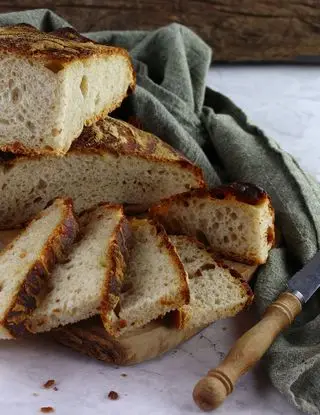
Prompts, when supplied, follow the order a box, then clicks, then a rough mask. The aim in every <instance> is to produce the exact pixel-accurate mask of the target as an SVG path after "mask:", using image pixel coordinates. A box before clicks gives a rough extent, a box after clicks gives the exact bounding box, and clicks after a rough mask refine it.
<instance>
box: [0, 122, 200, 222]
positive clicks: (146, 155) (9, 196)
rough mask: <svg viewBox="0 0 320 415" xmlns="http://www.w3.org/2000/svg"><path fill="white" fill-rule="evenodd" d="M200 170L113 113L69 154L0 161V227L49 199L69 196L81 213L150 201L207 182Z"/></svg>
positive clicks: (31, 212)
mask: <svg viewBox="0 0 320 415" xmlns="http://www.w3.org/2000/svg"><path fill="white" fill-rule="evenodd" d="M203 186H204V181H203V176H202V172H201V170H200V169H199V168H198V167H196V166H194V165H193V164H192V163H190V162H189V161H188V160H186V159H185V158H184V157H183V156H182V155H180V154H179V153H177V152H176V151H175V150H174V149H173V148H171V147H170V146H168V145H167V144H166V143H164V142H163V141H161V140H160V139H158V138H157V137H155V136H153V135H152V134H149V133H146V132H144V131H141V130H138V129H137V128H135V127H133V126H131V125H130V124H127V123H125V122H123V121H119V120H116V119H113V118H110V117H107V118H106V119H104V120H101V121H100V122H98V123H97V124H95V125H93V126H91V127H87V128H85V130H84V131H83V133H82V134H81V136H80V137H79V138H78V139H77V140H76V141H75V142H74V143H73V145H72V147H71V150H70V151H69V152H68V153H67V154H66V155H65V156H64V157H57V156H41V157H12V155H11V156H10V155H8V154H3V161H2V163H1V162H0V189H1V199H0V228H2V229H3V228H12V227H15V226H17V225H18V224H19V223H21V222H23V221H25V220H27V219H28V218H30V217H31V216H32V215H34V214H35V213H36V212H38V211H40V210H41V209H42V208H43V207H44V206H45V205H46V204H47V202H48V201H49V200H51V199H52V198H54V197H57V196H68V197H71V198H72V199H73V201H74V205H75V210H76V212H77V213H79V212H81V211H83V210H85V209H89V208H91V207H92V206H94V205H96V204H98V203H100V202H111V203H125V204H130V205H131V204H143V205H145V206H150V205H151V204H152V203H155V202H157V201H159V200H160V199H161V198H163V197H168V196H170V195H172V194H175V193H176V192H183V191H185V190H188V189H191V188H198V187H203Z"/></svg>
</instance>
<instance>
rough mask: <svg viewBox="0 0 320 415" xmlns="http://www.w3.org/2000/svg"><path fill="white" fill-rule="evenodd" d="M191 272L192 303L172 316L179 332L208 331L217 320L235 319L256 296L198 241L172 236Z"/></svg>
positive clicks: (186, 267)
mask: <svg viewBox="0 0 320 415" xmlns="http://www.w3.org/2000/svg"><path fill="white" fill-rule="evenodd" d="M170 240H171V242H172V243H173V244H174V246H175V248H176V250H177V252H178V254H179V256H180V258H181V261H182V263H183V265H184V267H185V269H186V271H187V274H188V277H189V287H190V303H189V304H188V305H184V306H182V307H181V308H179V309H178V310H175V311H173V312H172V313H171V315H170V318H172V321H173V322H174V326H175V327H176V328H179V329H183V328H190V329H192V328H194V327H198V328H200V327H205V326H207V325H208V324H211V323H212V322H214V321H216V320H220V319H222V318H226V317H232V316H234V315H236V314H237V313H239V311H241V310H243V309H244V308H245V307H246V306H248V305H249V304H251V302H252V300H253V293H252V291H251V289H250V286H249V285H248V283H247V282H245V281H244V280H243V279H242V278H241V275H240V274H239V273H238V272H237V271H235V270H234V269H232V268H229V267H228V266H227V265H225V264H223V262H219V261H216V260H215V259H214V258H213V256H212V254H211V253H210V252H209V251H208V250H207V249H206V247H205V246H204V245H203V244H202V243H200V242H198V241H197V240H196V239H195V238H192V237H188V236H170Z"/></svg>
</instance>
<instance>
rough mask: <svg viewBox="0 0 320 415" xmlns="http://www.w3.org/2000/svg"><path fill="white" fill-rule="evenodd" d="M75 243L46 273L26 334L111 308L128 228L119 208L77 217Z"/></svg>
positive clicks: (120, 280) (100, 209)
mask: <svg viewBox="0 0 320 415" xmlns="http://www.w3.org/2000/svg"><path fill="white" fill-rule="evenodd" d="M80 226H81V235H82V236H81V239H80V240H79V241H78V242H77V243H76V244H75V245H74V246H73V249H72V251H71V252H70V254H69V257H68V260H67V261H66V262H65V263H64V264H59V265H57V266H56V268H55V269H54V271H53V273H52V275H51V280H50V283H51V290H50V292H49V294H48V295H47V296H46V297H45V299H44V300H43V302H42V303H41V304H40V306H39V307H38V308H37V309H36V310H35V312H34V313H33V315H32V317H31V319H30V322H29V325H30V330H31V331H32V332H43V331H49V330H52V329H53V328H55V327H58V326H63V325H66V324H69V323H74V322H77V321H80V320H83V319H86V318H88V317H91V316H93V315H96V314H98V313H100V312H101V313H102V312H105V313H107V312H109V310H112V309H113V308H114V307H116V305H117V298H116V297H115V296H114V292H117V290H118V287H120V286H122V283H123V277H124V271H125V266H126V258H127V256H128V255H127V244H128V243H129V241H130V234H131V232H130V227H129V224H128V221H127V219H126V218H125V216H124V214H123V210H122V207H121V206H117V205H108V204H105V205H102V206H100V207H98V208H96V209H93V210H92V211H91V212H86V213H85V214H84V215H82V216H81V217H80Z"/></svg>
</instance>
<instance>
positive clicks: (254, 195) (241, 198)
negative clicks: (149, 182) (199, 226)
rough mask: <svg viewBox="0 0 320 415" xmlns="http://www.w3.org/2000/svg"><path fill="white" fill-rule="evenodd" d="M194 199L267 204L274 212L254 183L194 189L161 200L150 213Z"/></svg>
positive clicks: (267, 199) (268, 198)
mask: <svg viewBox="0 0 320 415" xmlns="http://www.w3.org/2000/svg"><path fill="white" fill-rule="evenodd" d="M193 197H196V198H199V199H216V200H235V201H238V202H241V203H246V204H248V205H260V204H263V203H265V202H267V203H268V204H269V206H270V209H271V210H272V211H273V209H272V206H271V200H270V197H269V195H268V194H267V193H266V192H265V191H264V190H263V189H262V188H261V187H259V186H256V185H255V184H252V183H242V182H234V183H230V184H226V185H221V186H218V187H215V188H213V189H205V188H203V189H202V188H200V189H192V190H189V191H188V192H184V193H180V194H177V195H173V196H170V197H169V198H167V199H163V200H161V201H160V203H158V204H157V205H155V206H152V207H151V208H150V213H151V215H153V214H156V212H157V211H165V209H166V208H168V207H169V206H170V204H171V203H172V202H177V203H185V204H187V206H188V199H191V198H193Z"/></svg>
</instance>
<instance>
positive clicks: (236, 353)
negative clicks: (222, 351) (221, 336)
mask: <svg viewBox="0 0 320 415" xmlns="http://www.w3.org/2000/svg"><path fill="white" fill-rule="evenodd" d="M301 308H302V305H301V302H300V301H299V300H298V298H297V297H296V296H295V295H293V294H291V293H288V292H286V293H283V294H281V295H280V296H279V298H278V299H277V300H276V301H275V302H274V303H272V304H271V305H270V306H269V307H268V308H267V310H266V312H265V314H264V315H263V317H262V319H261V320H260V321H259V323H257V324H256V325H255V326H253V327H252V328H251V329H250V330H249V331H247V332H246V333H245V334H244V335H243V336H242V337H240V339H239V340H237V342H236V343H235V344H234V346H233V347H232V349H231V350H230V351H229V353H228V355H227V356H226V357H225V359H224V360H223V362H222V363H221V364H220V365H219V366H218V367H217V368H216V369H212V370H210V371H209V372H208V374H207V376H205V377H203V378H202V379H200V381H199V382H198V383H197V384H196V386H195V388H194V390H193V399H194V401H195V402H196V404H197V405H198V406H199V408H201V409H202V410H204V411H211V410H213V409H215V408H217V407H218V406H220V405H221V404H222V402H223V401H224V400H225V398H226V397H227V396H228V395H229V394H230V393H231V392H232V390H233V386H234V384H235V383H236V381H237V380H238V379H239V377H240V376H241V375H243V374H244V373H246V372H247V371H248V370H249V369H250V368H251V367H252V366H253V365H254V364H255V363H256V362H258V360H260V359H261V357H262V356H263V355H264V353H265V352H266V351H267V350H268V348H269V347H270V346H271V344H272V343H273V341H274V340H275V338H276V337H277V336H278V334H279V333H280V332H281V331H282V330H283V329H285V328H286V327H287V326H289V325H290V324H291V323H292V322H293V320H294V319H295V317H296V316H297V315H298V314H299V313H300V311H301Z"/></svg>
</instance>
